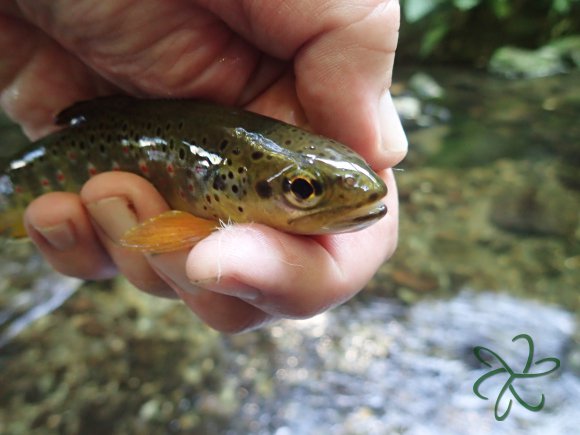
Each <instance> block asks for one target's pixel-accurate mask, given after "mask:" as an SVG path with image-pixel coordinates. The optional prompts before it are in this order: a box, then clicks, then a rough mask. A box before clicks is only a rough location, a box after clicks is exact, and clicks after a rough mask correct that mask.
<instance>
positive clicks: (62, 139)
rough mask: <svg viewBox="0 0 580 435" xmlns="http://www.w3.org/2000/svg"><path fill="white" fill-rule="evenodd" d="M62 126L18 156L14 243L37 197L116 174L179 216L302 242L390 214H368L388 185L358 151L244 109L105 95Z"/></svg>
mask: <svg viewBox="0 0 580 435" xmlns="http://www.w3.org/2000/svg"><path fill="white" fill-rule="evenodd" d="M57 123H58V124H59V125H63V126H66V127H65V128H63V129H62V130H60V131H58V132H56V133H53V134H51V135H49V136H47V137H46V138H43V139H41V140H39V141H37V142H35V143H33V144H31V146H30V147H29V148H27V149H26V150H25V151H23V152H22V153H20V154H19V155H18V156H15V158H13V159H12V160H11V161H10V162H9V163H8V164H7V166H6V167H5V168H4V171H3V175H2V176H1V178H0V197H2V198H3V199H0V230H2V229H3V230H4V232H8V233H10V235H12V236H16V237H17V236H21V235H22V234H21V232H22V230H21V228H19V225H18V224H17V223H15V222H14V220H15V218H14V216H16V215H18V214H19V212H17V211H18V210H20V211H22V210H24V208H25V207H26V206H27V205H28V203H29V202H30V201H31V200H32V199H34V198H35V197H37V196H39V195H41V194H42V193H45V192H49V191H55V190H63V191H72V192H76V191H78V190H79V189H80V187H81V186H82V185H83V184H84V183H85V182H86V181H87V180H88V179H89V178H90V177H91V176H94V175H96V174H98V173H101V172H106V171H111V170H122V171H128V172H132V173H135V174H139V175H142V176H144V177H145V178H147V179H148V180H149V181H150V182H151V183H152V184H153V185H154V186H155V187H156V188H157V189H158V190H159V191H160V193H161V194H162V196H163V197H164V198H165V199H166V200H167V202H168V204H169V205H170V206H171V208H172V209H175V210H182V211H185V212H188V213H191V214H193V215H195V216H197V217H199V218H203V219H211V220H218V219H221V220H224V221H233V222H260V223H264V224H267V225H270V226H272V227H275V228H279V229H281V230H284V231H289V232H294V233H300V234H319V233H327V232H339V231H349V230H356V229H359V227H361V224H360V216H354V215H353V216H350V217H349V214H352V213H353V212H355V211H356V210H357V209H361V211H362V213H363V215H368V213H371V219H369V221H371V223H372V221H373V219H372V217H373V216H372V213H374V214H376V218H377V219H378V218H380V217H382V215H384V213H385V212H386V210H385V209H384V206H382V207H381V205H380V204H378V203H377V204H376V207H374V208H373V207H370V208H369V206H370V205H372V204H375V203H376V200H377V198H381V197H383V196H384V195H385V194H386V187H385V185H384V183H383V182H382V180H380V178H379V177H378V176H377V175H376V174H375V173H374V172H373V171H372V170H371V169H370V168H369V167H368V165H367V164H366V163H365V162H364V161H363V160H362V159H361V158H360V157H359V156H358V155H357V154H355V153H354V152H353V151H351V150H350V149H348V148H347V147H345V146H344V145H341V144H339V143H337V142H335V141H333V140H330V139H327V138H323V137H321V136H317V135H313V134H310V133H308V132H306V131H303V130H301V129H299V128H297V127H294V126H291V125H288V124H285V123H282V122H279V121H276V120H273V119H270V118H267V117H263V116H260V115H256V114H253V113H250V112H246V111H244V110H241V109H233V108H224V107H221V106H217V105H213V104H209V103H204V102H192V101H189V100H137V99H133V98H129V97H107V98H100V99H96V100H91V101H86V102H80V103H77V104H75V105H73V106H71V107H70V108H68V109H65V110H64V111H63V112H61V114H59V115H58V117H57ZM365 207H367V208H369V210H365ZM367 212H368V213H367ZM365 213H367V214H365ZM355 214H356V213H355ZM7 216H11V217H7ZM341 216H346V217H347V219H346V221H345V220H344V219H341ZM377 219H375V220H377ZM357 220H358V223H357ZM368 224H369V223H368V222H365V225H364V226H367V225H368Z"/></svg>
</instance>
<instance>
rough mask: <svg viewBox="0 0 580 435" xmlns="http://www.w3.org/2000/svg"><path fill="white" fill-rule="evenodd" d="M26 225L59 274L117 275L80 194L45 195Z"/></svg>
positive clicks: (27, 216) (29, 211)
mask: <svg viewBox="0 0 580 435" xmlns="http://www.w3.org/2000/svg"><path fill="white" fill-rule="evenodd" d="M24 225H25V227H26V230H27V232H28V235H29V236H30V238H31V239H32V241H33V242H34V243H35V245H36V246H37V247H38V249H39V250H40V251H41V252H42V254H43V255H44V257H45V258H46V259H47V260H48V262H49V263H50V264H51V265H52V266H53V267H54V268H55V269H56V270H57V271H59V272H61V273H63V274H65V275H70V276H76V277H78V278H82V279H106V278H111V277H113V276H115V275H116V274H117V269H116V268H115V265H114V264H113V262H112V261H111V259H110V257H109V255H108V254H107V252H106V251H105V249H104V248H103V246H102V245H101V243H100V242H99V239H98V237H97V235H96V234H95V232H94V231H93V227H92V224H91V221H90V217H89V215H88V214H87V212H86V210H85V208H84V206H83V204H82V203H81V201H80V198H79V197H78V195H74V194H72V193H63V192H57V193H49V194H46V195H43V196H41V197H40V198H38V199H36V200H35V201H33V202H32V203H31V204H30V206H29V207H28V209H27V210H26V213H25V215H24Z"/></svg>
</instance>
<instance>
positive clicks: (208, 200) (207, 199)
mask: <svg viewBox="0 0 580 435" xmlns="http://www.w3.org/2000/svg"><path fill="white" fill-rule="evenodd" d="M205 200H206V201H207V202H209V203H210V204H211V196H209V195H205Z"/></svg>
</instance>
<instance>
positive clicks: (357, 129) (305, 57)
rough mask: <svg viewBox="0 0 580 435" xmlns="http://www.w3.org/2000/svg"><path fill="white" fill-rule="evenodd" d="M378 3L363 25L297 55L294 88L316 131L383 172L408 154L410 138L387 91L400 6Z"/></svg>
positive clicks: (337, 30) (322, 38) (316, 41)
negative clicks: (347, 147)
mask: <svg viewBox="0 0 580 435" xmlns="http://www.w3.org/2000/svg"><path fill="white" fill-rule="evenodd" d="M376 3H378V4H377V5H376V7H375V8H373V9H372V10H370V11H369V12H368V14H367V15H365V16H364V17H363V18H361V19H360V20H359V21H356V22H352V23H350V24H349V25H347V26H343V27H338V28H335V29H333V30H330V31H328V32H326V33H323V34H321V35H320V36H319V37H318V38H316V39H314V40H312V41H310V42H309V43H308V44H307V45H305V46H304V47H303V48H302V49H301V50H300V51H299V53H298V54H297V57H296V63H295V64H296V89H297V92H298V97H299V99H300V101H301V102H302V105H303V106H304V109H305V112H306V115H307V117H308V119H309V120H310V122H311V123H312V125H313V126H314V127H315V129H316V130H317V131H318V132H320V133H322V134H325V135H327V136H331V137H333V138H335V139H337V140H339V141H341V142H344V143H346V144H348V145H350V146H351V147H352V148H354V149H355V150H357V151H358V152H359V153H360V154H362V155H363V157H365V159H366V160H367V161H369V163H371V165H372V166H373V167H374V168H377V169H384V168H386V167H392V166H394V165H396V164H397V163H398V162H399V161H400V160H402V158H403V157H404V156H405V155H406V152H407V139H406V136H405V134H404V132H403V128H402V126H401V122H400V120H399V117H398V115H397V112H396V110H395V108H394V105H393V102H392V99H391V96H390V94H389V92H388V89H389V87H390V84H391V74H392V68H393V63H394V55H395V48H396V44H397V37H398V26H399V6H398V2H397V1H395V0H391V1H383V2H376ZM337 89H344V90H345V91H344V92H337V91H336V90H337ZM346 90H347V91H346Z"/></svg>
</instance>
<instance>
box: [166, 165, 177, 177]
mask: <svg viewBox="0 0 580 435" xmlns="http://www.w3.org/2000/svg"><path fill="white" fill-rule="evenodd" d="M166 169H167V173H168V174H169V175H171V176H173V175H175V168H174V167H173V165H172V164H171V163H168V164H167V167H166Z"/></svg>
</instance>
